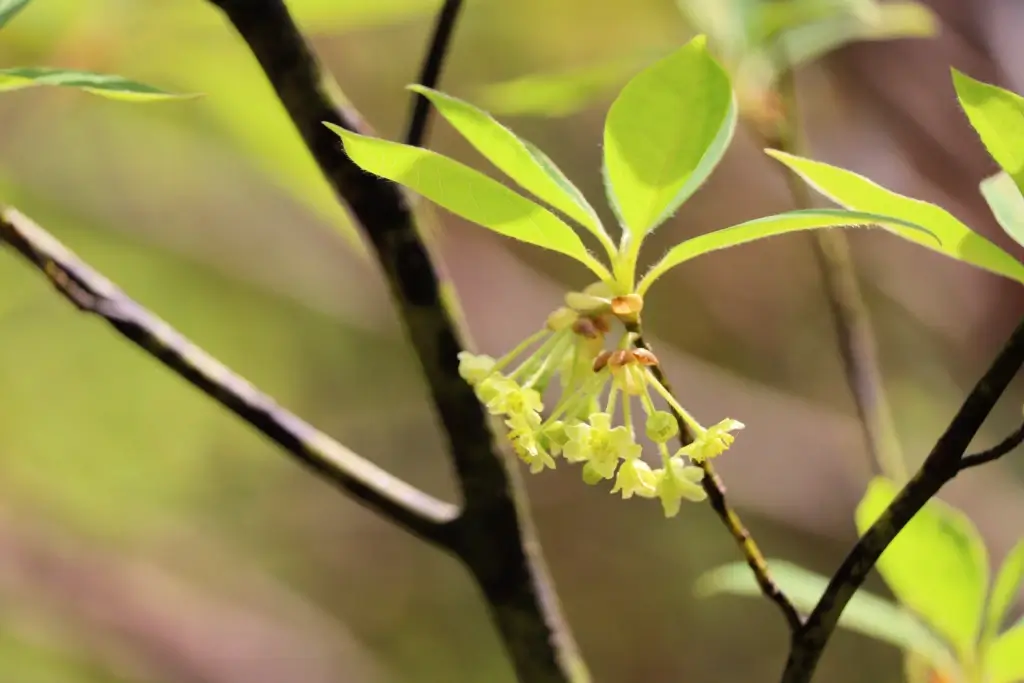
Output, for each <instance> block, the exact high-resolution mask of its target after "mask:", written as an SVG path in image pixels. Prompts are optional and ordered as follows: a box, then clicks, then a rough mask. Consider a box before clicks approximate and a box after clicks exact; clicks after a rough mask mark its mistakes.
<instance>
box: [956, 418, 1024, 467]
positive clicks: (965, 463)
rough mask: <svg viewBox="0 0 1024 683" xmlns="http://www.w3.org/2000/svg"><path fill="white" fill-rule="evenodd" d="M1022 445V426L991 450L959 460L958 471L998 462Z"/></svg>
mask: <svg viewBox="0 0 1024 683" xmlns="http://www.w3.org/2000/svg"><path fill="white" fill-rule="evenodd" d="M1022 443H1024V424H1022V425H1021V426H1020V427H1017V429H1016V430H1014V432H1013V433H1012V434H1010V435H1009V436H1008V437H1006V438H1005V439H1003V440H1002V441H1000V442H999V443H998V444H996V445H995V446H993V447H992V448H989V449H987V450H984V451H981V452H980V453H971V454H970V455H965V456H964V457H963V459H962V460H960V470H961V471H963V470H966V469H968V468H969V467H977V466H978V465H984V464H985V463H987V462H992V461H993V460H998V459H999V458H1001V457H1003V456H1004V455H1006V454H1007V453H1009V452H1010V451H1012V450H1013V449H1015V448H1016V447H1017V446H1019V445H1021V444H1022Z"/></svg>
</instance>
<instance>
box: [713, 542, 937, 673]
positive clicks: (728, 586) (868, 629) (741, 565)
mask: <svg viewBox="0 0 1024 683" xmlns="http://www.w3.org/2000/svg"><path fill="white" fill-rule="evenodd" d="M769 566H770V567H771V571H772V577H773V578H774V579H775V582H776V583H777V584H778V585H779V587H780V588H781V589H782V590H783V592H785V594H786V596H787V597H788V598H789V599H790V600H791V601H792V602H793V605H794V606H795V607H796V608H797V610H799V611H800V612H802V613H804V614H809V613H810V612H811V611H812V610H813V609H814V606H815V605H816V604H817V603H818V599H819V598H820V597H821V595H822V594H823V593H824V592H825V588H826V587H827V586H828V579H826V578H825V577H823V576H819V575H818V574H815V573H813V572H810V571H808V570H806V569H804V568H802V567H798V566H797V565H794V564H791V563H789V562H785V561H783V560H771V561H770V562H769ZM696 591H697V593H698V595H700V596H703V597H707V596H711V595H715V594H718V593H731V594H734V595H744V596H751V597H761V590H760V588H759V587H758V585H757V582H756V581H755V580H754V575H753V574H752V573H751V571H750V567H748V566H747V564H746V563H745V562H736V563H733V564H728V565H725V566H722V567H718V568H716V569H713V570H711V571H710V572H707V573H706V574H704V575H703V576H701V577H700V578H699V579H697V584H696ZM839 625H840V626H842V627H843V628H846V629H849V630H850V631H854V632H856V633H861V634H863V635H866V636H868V637H871V638H875V639H876V640H880V641H882V642H885V643H889V644H890V645H894V646H896V647H898V648H900V649H901V650H903V651H905V652H913V653H916V654H918V655H920V656H921V657H923V658H925V659H926V660H927V661H928V662H929V663H930V664H931V665H932V666H934V667H935V668H936V669H939V670H941V671H954V670H956V664H955V659H954V657H953V655H952V654H951V653H950V652H949V650H948V649H947V648H946V646H945V645H944V644H943V643H942V641H940V640H939V639H938V638H936V637H935V635H933V634H932V633H931V631H929V630H928V629H927V628H926V627H925V626H924V624H922V623H921V622H920V621H919V620H918V619H917V617H915V616H914V615H912V614H910V613H909V612H907V611H906V610H905V609H903V608H901V607H900V606H899V605H895V604H893V603H891V602H889V601H888V600H885V599H883V598H881V597H878V596H877V595H872V594H871V593H868V592H866V591H864V590H859V591H857V592H856V593H854V595H853V598H851V599H850V602H849V603H848V604H847V606H846V609H844V610H843V614H842V616H840V617H839Z"/></svg>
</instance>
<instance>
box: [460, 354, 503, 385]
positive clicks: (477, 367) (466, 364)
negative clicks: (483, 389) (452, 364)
mask: <svg viewBox="0 0 1024 683" xmlns="http://www.w3.org/2000/svg"><path fill="white" fill-rule="evenodd" d="M458 357H459V376H460V377H462V379H464V380H466V382H468V383H469V384H470V385H473V386H476V385H477V384H479V383H480V382H482V381H484V380H485V379H487V378H488V377H489V376H490V375H491V373H492V372H494V365H495V363H496V361H495V360H494V359H493V358H491V357H490V356H483V355H479V356H478V355H476V354H474V353H470V352H469V351H460V352H459V356H458Z"/></svg>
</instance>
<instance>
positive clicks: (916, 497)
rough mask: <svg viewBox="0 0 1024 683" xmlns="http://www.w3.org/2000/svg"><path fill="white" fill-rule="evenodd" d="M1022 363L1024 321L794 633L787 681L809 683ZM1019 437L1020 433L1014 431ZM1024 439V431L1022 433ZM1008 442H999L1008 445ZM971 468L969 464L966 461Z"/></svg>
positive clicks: (1000, 451)
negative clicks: (840, 626) (853, 608)
mask: <svg viewBox="0 0 1024 683" xmlns="http://www.w3.org/2000/svg"><path fill="white" fill-rule="evenodd" d="M1022 365H1024V319H1021V321H1020V322H1019V323H1018V325H1017V328H1016V329H1015V330H1014V331H1013V334H1012V335H1011V336H1010V338H1009V339H1008V340H1007V341H1006V344H1005V345H1004V346H1003V349H1002V350H1001V351H1000V352H999V355H998V356H997V357H996V359H995V360H994V361H993V362H992V365H991V366H990V367H989V369H988V372H986V373H985V375H984V376H983V377H982V378H981V379H980V380H979V381H978V383H977V384H976V385H975V386H974V389H973V390H972V391H971V393H970V394H969V395H968V396H967V398H966V400H965V401H964V402H963V404H962V405H961V406H960V410H959V411H958V412H957V414H956V416H955V417H954V418H953V420H952V422H950V424H949V427H947V428H946V431H945V432H944V433H943V435H942V436H941V437H940V438H939V440H938V442H936V444H935V447H934V448H932V451H931V453H929V454H928V457H927V458H926V459H925V461H924V463H923V464H922V465H921V468H920V469H919V470H918V471H917V473H916V474H915V475H914V476H913V477H912V478H911V479H910V481H909V482H908V483H907V484H906V485H905V486H904V487H903V489H902V490H901V491H900V492H899V493H898V494H897V495H896V498H895V499H894V500H893V501H892V503H891V504H890V505H889V507H888V508H887V509H886V510H885V512H883V513H882V515H881V516H880V517H879V518H878V520H877V521H876V522H875V523H874V524H872V525H871V528H869V529H868V530H867V532H866V533H865V534H864V535H863V536H861V538H860V540H859V541H857V543H856V545H854V547H853V549H852V550H851V551H850V552H849V554H847V556H846V559H845V560H843V563H842V564H841V565H840V566H839V569H838V570H836V573H835V574H834V575H833V576H832V579H831V581H829V584H828V587H827V588H826V589H825V593H824V594H823V595H822V596H821V599H820V600H818V604H817V605H816V606H815V607H814V610H813V611H812V612H811V614H810V616H809V617H808V618H807V620H806V621H805V622H804V625H803V626H802V627H801V628H800V630H799V631H797V632H796V633H795V634H794V635H793V639H792V644H791V649H790V653H789V658H788V659H787V661H786V668H785V671H784V672H783V674H782V681H783V683H807V681H810V680H811V676H812V675H813V674H814V670H815V668H816V667H817V664H818V660H819V659H820V658H821V654H822V652H823V651H824V649H825V646H826V645H827V644H828V640H829V638H830V637H831V636H832V632H833V631H834V630H835V627H836V624H837V623H838V621H839V616H840V615H841V614H842V612H843V609H844V608H845V607H846V604H847V603H848V602H849V601H850V598H852V597H853V594H854V593H855V592H856V591H857V589H858V588H860V586H861V584H863V583H864V580H865V579H866V578H867V575H868V573H869V572H870V571H871V569H872V568H873V567H874V566H875V563H876V562H877V561H878V558H879V557H880V556H881V555H882V553H883V552H884V551H885V549H886V548H887V547H888V546H889V544H890V543H891V542H892V541H893V539H894V538H896V536H897V534H899V532H900V531H901V530H902V529H903V527H905V526H906V525H907V523H908V522H909V521H910V520H911V519H912V518H913V516H914V515H915V514H917V512H918V511H919V510H920V509H921V508H922V507H924V505H925V504H926V503H927V502H928V501H929V500H930V499H931V498H932V497H933V496H934V495H936V494H937V493H938V492H939V489H941V488H942V487H943V485H945V484H946V482H948V481H950V480H951V479H953V477H955V476H956V475H957V473H958V472H960V471H961V470H963V469H964V462H965V461H966V462H968V463H970V462H971V461H970V456H968V458H967V459H965V458H964V457H963V456H964V452H965V451H966V450H967V447H968V446H969V445H970V443H971V440H972V439H973V438H974V436H975V435H976V434H977V433H978V430H979V429H980V428H981V425H982V423H983V422H984V421H985V418H987V417H988V415H989V413H990V412H992V408H994V407H995V404H996V401H998V400H999V397H1000V396H1002V394H1003V392H1004V391H1006V387H1007V386H1008V385H1009V384H1010V381H1011V380H1012V379H1013V378H1014V376H1015V375H1016V374H1017V372H1018V371H1019V370H1020V368H1021V366H1022ZM1014 436H1016V433H1015V435H1014ZM1021 437H1022V438H1024V434H1022V435H1021ZM1009 442H1011V440H1007V441H1006V442H1004V443H1003V444H1001V445H1000V446H1006V445H1008V443H1009ZM1010 450H1012V446H1011V447H996V449H993V451H992V456H991V457H987V456H986V458H987V459H986V462H987V461H991V460H994V459H995V458H997V457H1000V456H1002V455H1005V453H1007V452H1009V451H1010ZM967 466H968V467H970V466H971V465H970V464H968V465H967Z"/></svg>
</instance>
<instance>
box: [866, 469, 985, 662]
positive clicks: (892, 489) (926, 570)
mask: <svg viewBox="0 0 1024 683" xmlns="http://www.w3.org/2000/svg"><path fill="white" fill-rule="evenodd" d="M898 491H899V488H898V487H897V486H896V485H895V484H894V483H893V482H891V481H890V480H888V479H885V478H884V477H875V478H874V479H873V480H872V481H871V483H870V484H869V485H868V490H867V493H865V495H864V498H863V499H862V500H861V502H860V505H858V506H857V514H856V519H857V530H858V531H859V532H860V533H861V534H863V533H864V532H866V531H867V530H868V528H869V527H870V526H871V525H872V524H873V523H874V522H875V520H877V519H878V517H879V516H880V515H881V514H882V513H883V512H884V511H885V509H886V508H887V507H888V506H889V504H890V503H891V502H892V500H893V498H895V496H896V494H897V493H898ZM877 568H878V571H879V573H881V575H882V578H883V579H885V582H886V583H887V584H888V586H889V588H890V589H891V590H892V592H893V594H895V596H896V598H897V599H898V600H899V601H900V603H901V604H903V605H905V606H906V607H908V608H910V609H912V610H913V611H914V612H916V613H917V614H919V615H920V616H921V618H922V619H924V621H925V623H926V624H928V625H929V626H930V627H931V628H932V629H934V630H935V632H936V633H938V634H939V635H941V636H943V637H944V638H946V639H947V640H948V641H949V643H950V644H951V645H952V646H953V647H954V648H955V649H956V651H957V653H958V655H959V657H960V659H961V660H962V661H967V660H969V659H970V658H972V657H973V656H974V652H975V649H976V644H977V641H978V635H979V629H980V628H981V622H982V615H983V613H984V609H985V596H986V593H987V589H988V571H989V567H988V554H987V552H986V550H985V543H984V541H983V540H982V538H981V535H980V534H979V533H978V530H977V529H976V528H975V527H974V524H972V523H971V521H970V520H969V519H967V517H966V516H965V515H964V514H962V513H961V512H960V511H958V510H956V509H954V508H951V507H949V506H947V505H945V504H943V503H941V502H940V501H938V500H931V501H929V502H928V504H927V505H925V506H924V507H923V508H922V509H921V511H920V512H918V513H917V515H915V516H914V518H913V519H912V520H910V522H909V523H908V524H907V526H906V527H905V528H904V529H903V530H902V531H901V532H900V534H899V535H898V536H897V537H896V539H895V540H894V541H893V542H892V543H891V544H890V545H889V547H888V548H887V549H886V550H885V552H884V553H882V556H881V557H880V558H879V560H878V564H877Z"/></svg>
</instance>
